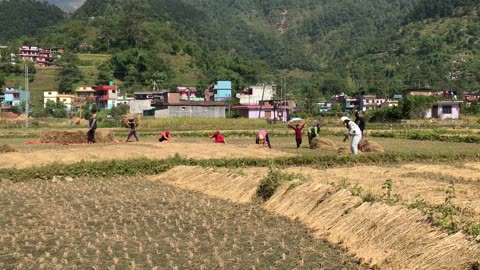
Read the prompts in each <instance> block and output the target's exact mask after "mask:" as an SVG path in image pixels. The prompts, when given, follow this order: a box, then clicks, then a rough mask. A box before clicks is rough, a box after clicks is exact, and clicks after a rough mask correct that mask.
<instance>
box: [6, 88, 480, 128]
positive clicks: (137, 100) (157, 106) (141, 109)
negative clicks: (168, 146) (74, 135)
mask: <svg viewBox="0 0 480 270" xmlns="http://www.w3.org/2000/svg"><path fill="white" fill-rule="evenodd" d="M27 93H28V92H27V91H24V90H23V88H22V87H6V88H5V90H4V94H3V95H0V102H1V105H2V106H1V109H2V110H4V111H5V110H9V109H10V108H11V107H12V106H17V105H19V104H20V103H21V102H22V101H24V100H26V98H27ZM408 95H423V96H437V97H439V99H438V101H437V102H435V103H434V104H433V105H432V107H431V108H430V109H428V110H427V111H426V112H425V115H426V118H438V119H457V118H458V117H459V114H460V105H461V104H462V103H465V105H466V106H469V105H470V104H471V103H472V102H475V101H478V100H480V93H469V92H464V93H463V99H462V100H458V98H457V94H456V92H451V91H437V90H432V89H430V88H425V89H407V90H404V91H403V93H402V94H401V95H395V96H394V97H393V98H392V99H385V98H377V97H376V96H375V95H371V94H363V93H362V94H359V95H357V96H347V95H344V94H340V95H335V96H333V97H332V98H331V101H325V102H320V103H318V105H319V112H328V111H330V110H332V108H333V105H334V104H339V105H340V106H339V107H341V108H342V111H344V112H347V113H352V112H354V111H357V110H359V111H364V112H367V111H369V110H373V109H375V108H385V107H391V106H398V105H399V102H400V101H401V99H402V97H406V96H408ZM277 97H278V96H277V89H276V86H275V85H274V84H257V85H252V86H249V87H246V88H245V89H243V90H242V91H241V92H240V93H238V94H236V98H237V99H238V101H239V102H238V105H234V106H231V105H230V104H231V103H230V102H229V101H230V100H231V99H232V83H231V82H230V81H217V82H216V83H215V84H213V85H212V86H211V87H210V88H209V89H206V90H204V91H203V94H202V95H199V94H198V91H197V88H196V87H188V86H178V87H177V88H176V91H170V90H159V89H156V90H152V91H135V92H134V94H133V96H127V95H126V93H120V90H119V88H118V86H117V85H115V83H114V82H110V83H109V84H107V85H99V86H95V87H78V88H77V89H76V90H75V91H74V94H60V93H58V92H57V91H45V92H44V98H43V99H44V105H45V106H46V104H47V102H48V101H53V102H62V103H63V104H64V105H65V107H66V109H67V111H72V112H76V111H78V110H79V109H80V108H81V107H82V105H83V104H85V103H87V104H90V105H91V106H93V104H95V106H96V108H97V109H98V110H103V109H112V108H114V107H116V106H119V105H121V104H126V105H129V107H130V113H134V114H140V115H143V116H146V117H155V118H172V117H210V118H224V117H226V114H227V111H232V110H233V111H236V112H237V113H238V115H239V116H240V117H244V118H252V119H254V118H262V119H267V120H269V121H272V122H277V121H278V122H286V121H288V120H289V119H290V113H291V112H293V111H301V108H300V107H299V106H297V104H296V102H295V101H293V100H286V99H278V98H277Z"/></svg>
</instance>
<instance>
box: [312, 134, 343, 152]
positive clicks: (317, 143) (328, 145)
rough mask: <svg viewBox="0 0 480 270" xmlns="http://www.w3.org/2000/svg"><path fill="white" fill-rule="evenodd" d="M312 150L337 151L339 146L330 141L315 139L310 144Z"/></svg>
mask: <svg viewBox="0 0 480 270" xmlns="http://www.w3.org/2000/svg"><path fill="white" fill-rule="evenodd" d="M310 149H321V150H335V149H337V146H336V145H335V143H334V142H333V141H331V140H329V139H324V138H320V137H315V138H313V139H312V142H311V143H310Z"/></svg>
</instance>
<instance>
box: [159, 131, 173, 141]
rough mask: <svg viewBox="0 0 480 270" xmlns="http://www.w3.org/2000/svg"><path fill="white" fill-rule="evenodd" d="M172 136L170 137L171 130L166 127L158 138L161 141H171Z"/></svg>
mask: <svg viewBox="0 0 480 270" xmlns="http://www.w3.org/2000/svg"><path fill="white" fill-rule="evenodd" d="M171 139H172V138H171V137H170V131H169V130H168V129H166V130H165V131H164V132H163V133H162V134H161V135H160V138H159V139H158V141H159V142H163V141H170V140H171Z"/></svg>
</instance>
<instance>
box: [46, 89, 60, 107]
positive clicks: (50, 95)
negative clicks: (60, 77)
mask: <svg viewBox="0 0 480 270" xmlns="http://www.w3.org/2000/svg"><path fill="white" fill-rule="evenodd" d="M57 96H58V92H57V91H45V92H43V107H44V108H45V107H46V105H47V102H48V101H53V102H57Z"/></svg>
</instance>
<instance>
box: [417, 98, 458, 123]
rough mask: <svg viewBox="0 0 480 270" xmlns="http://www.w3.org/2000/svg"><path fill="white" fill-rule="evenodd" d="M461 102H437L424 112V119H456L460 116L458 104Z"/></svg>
mask: <svg viewBox="0 0 480 270" xmlns="http://www.w3.org/2000/svg"><path fill="white" fill-rule="evenodd" d="M461 103H462V101H453V100H443V101H438V102H436V103H435V104H433V106H432V107H431V108H430V109H428V110H427V111H426V112H425V118H436V119H441V120H445V119H458V118H459V116H460V104H461Z"/></svg>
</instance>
